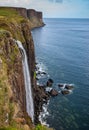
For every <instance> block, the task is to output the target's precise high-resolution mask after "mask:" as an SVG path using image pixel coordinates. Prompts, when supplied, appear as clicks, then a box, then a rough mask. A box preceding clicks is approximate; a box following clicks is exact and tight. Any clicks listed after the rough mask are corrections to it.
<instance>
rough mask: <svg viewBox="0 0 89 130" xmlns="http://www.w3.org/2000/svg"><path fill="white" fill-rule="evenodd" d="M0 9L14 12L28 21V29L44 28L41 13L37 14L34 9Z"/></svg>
mask: <svg viewBox="0 0 89 130" xmlns="http://www.w3.org/2000/svg"><path fill="white" fill-rule="evenodd" d="M0 9H3V10H4V9H5V10H6V9H7V10H8V9H10V10H16V12H18V13H19V15H21V16H22V17H24V18H26V19H29V22H30V29H33V28H37V27H42V26H44V25H45V24H44V22H43V16H42V12H38V11H36V10H34V9H26V8H21V7H0Z"/></svg>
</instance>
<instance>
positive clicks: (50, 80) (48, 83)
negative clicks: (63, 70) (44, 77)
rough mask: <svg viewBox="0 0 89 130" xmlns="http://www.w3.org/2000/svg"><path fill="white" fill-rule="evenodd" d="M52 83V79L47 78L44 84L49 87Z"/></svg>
mask: <svg viewBox="0 0 89 130" xmlns="http://www.w3.org/2000/svg"><path fill="white" fill-rule="evenodd" d="M52 84H53V80H52V79H48V81H47V83H46V85H47V86H49V87H51V86H52Z"/></svg>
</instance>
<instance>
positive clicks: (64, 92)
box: [61, 90, 70, 95]
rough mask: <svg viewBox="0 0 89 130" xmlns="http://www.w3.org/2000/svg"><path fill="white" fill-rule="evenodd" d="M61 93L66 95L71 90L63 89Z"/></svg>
mask: <svg viewBox="0 0 89 130" xmlns="http://www.w3.org/2000/svg"><path fill="white" fill-rule="evenodd" d="M61 93H62V94H63V95H65V94H69V93H70V91H69V90H62V91H61Z"/></svg>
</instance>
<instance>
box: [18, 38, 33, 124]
mask: <svg viewBox="0 0 89 130" xmlns="http://www.w3.org/2000/svg"><path fill="white" fill-rule="evenodd" d="M15 42H16V44H17V46H18V48H19V50H20V53H21V55H22V65H23V73H24V81H25V91H26V110H27V113H28V115H29V116H30V117H31V119H32V121H33V122H34V105H33V97H32V89H31V78H30V73H29V67H28V61H27V55H26V51H25V49H24V47H23V45H22V43H21V42H20V41H18V40H17V41H15Z"/></svg>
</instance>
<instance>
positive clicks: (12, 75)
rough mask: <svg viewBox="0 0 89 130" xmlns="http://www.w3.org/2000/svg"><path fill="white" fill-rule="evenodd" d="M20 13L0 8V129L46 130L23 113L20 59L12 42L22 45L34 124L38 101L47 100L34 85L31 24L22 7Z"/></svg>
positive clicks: (38, 105) (24, 100)
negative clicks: (26, 66)
mask: <svg viewBox="0 0 89 130" xmlns="http://www.w3.org/2000/svg"><path fill="white" fill-rule="evenodd" d="M22 10H23V11H21V9H20V11H18V9H16V8H15V9H14V8H0V129H1V128H2V129H4V130H12V129H13V130H33V129H34V130H48V128H45V127H44V126H40V125H39V126H37V127H36V128H35V127H34V125H33V123H32V121H31V118H30V117H29V116H28V114H27V112H26V92H25V83H24V76H23V69H22V56H21V53H20V51H19V49H18V47H17V45H16V43H15V41H14V40H13V39H15V40H19V41H21V42H22V44H23V46H24V48H25V50H26V54H27V57H28V64H29V68H30V75H31V83H32V90H33V98H34V108H35V122H36V123H38V116H39V112H40V110H41V109H40V107H42V103H41V102H42V99H43V98H47V95H46V94H45V92H44V91H43V90H42V88H41V89H40V88H38V87H37V86H36V80H35V78H34V71H35V70H34V69H35V52H34V44H33V39H32V36H31V32H30V30H31V29H32V23H31V21H30V20H29V19H28V17H27V15H26V10H24V9H23V8H22ZM38 15H39V14H38ZM26 17H27V18H26ZM38 17H42V14H41V13H40V15H39V16H38Z"/></svg>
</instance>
